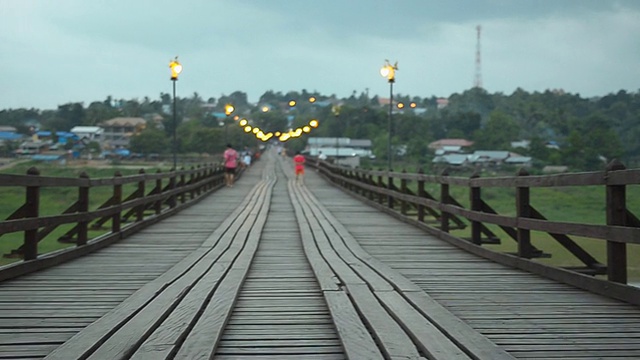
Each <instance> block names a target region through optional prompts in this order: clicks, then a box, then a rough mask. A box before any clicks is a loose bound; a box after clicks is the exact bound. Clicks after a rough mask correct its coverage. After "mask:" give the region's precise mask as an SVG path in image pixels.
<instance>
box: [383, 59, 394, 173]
mask: <svg viewBox="0 0 640 360" xmlns="http://www.w3.org/2000/svg"><path fill="white" fill-rule="evenodd" d="M396 70H398V62H397V61H396V63H395V64H393V65H391V64H390V63H389V60H385V61H384V65H383V66H382V68H381V69H380V75H382V77H384V78H387V81H388V82H389V123H388V128H389V129H388V131H389V136H388V137H387V165H388V168H389V170H391V165H392V164H391V123H392V117H393V83H394V82H395V81H396Z"/></svg>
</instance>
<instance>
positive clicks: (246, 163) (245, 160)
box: [242, 148, 251, 167]
mask: <svg viewBox="0 0 640 360" xmlns="http://www.w3.org/2000/svg"><path fill="white" fill-rule="evenodd" d="M245 149H246V148H245ZM242 162H243V163H244V166H245V167H249V166H251V151H249V150H245V152H244V155H243V156H242Z"/></svg>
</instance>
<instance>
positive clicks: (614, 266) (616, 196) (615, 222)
mask: <svg viewBox="0 0 640 360" xmlns="http://www.w3.org/2000/svg"><path fill="white" fill-rule="evenodd" d="M625 169H626V167H625V166H624V165H623V164H622V163H621V162H619V161H618V160H613V161H612V162H610V163H609V165H607V173H608V172H610V171H619V170H625ZM626 199H627V190H626V187H625V185H607V225H609V226H625V225H626V219H627V200H626ZM607 278H608V279H609V281H613V282H617V283H622V284H626V283H627V244H625V243H620V242H613V241H607Z"/></svg>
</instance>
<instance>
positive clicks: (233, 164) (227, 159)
mask: <svg viewBox="0 0 640 360" xmlns="http://www.w3.org/2000/svg"><path fill="white" fill-rule="evenodd" d="M223 156H224V180H225V183H226V185H227V186H228V187H232V186H233V181H234V180H235V175H236V168H237V167H238V152H237V151H235V149H234V148H233V146H231V144H227V150H225V151H224V154H223Z"/></svg>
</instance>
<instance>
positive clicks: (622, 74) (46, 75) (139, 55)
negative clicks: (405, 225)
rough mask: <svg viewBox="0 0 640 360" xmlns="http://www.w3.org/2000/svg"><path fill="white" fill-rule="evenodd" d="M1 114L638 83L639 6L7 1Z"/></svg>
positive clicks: (605, 89) (596, 0) (0, 29)
mask: <svg viewBox="0 0 640 360" xmlns="http://www.w3.org/2000/svg"><path fill="white" fill-rule="evenodd" d="M0 9H1V11H0V61H1V62H2V64H3V66H2V69H3V70H4V73H3V74H2V75H1V79H2V80H0V109H7V108H19V107H36V108H40V109H54V108H56V107H57V105H60V104H64V103H68V102H84V103H85V105H88V104H89V103H90V102H92V101H96V100H104V99H105V98H106V97H107V96H109V95H110V96H112V97H114V98H116V99H131V98H139V99H141V98H143V97H145V96H148V97H150V98H152V99H157V98H159V95H160V93H162V92H165V93H170V92H171V81H170V80H169V76H170V74H169V68H168V63H169V60H170V59H171V58H173V57H174V56H176V55H179V59H180V61H181V62H182V64H183V66H184V72H183V73H182V75H181V76H180V80H179V81H178V83H177V85H178V96H185V97H186V96H191V95H192V94H193V93H194V92H197V93H198V94H199V95H200V96H201V97H203V98H204V99H207V98H209V97H215V98H217V97H219V96H220V95H221V94H229V93H231V92H233V91H236V90H240V91H244V92H246V93H247V94H248V96H249V100H250V101H252V102H255V101H257V100H258V98H259V97H260V95H262V94H263V93H264V92H265V91H267V90H274V91H281V92H287V91H290V90H296V91H300V90H302V89H306V90H308V91H319V92H320V93H322V94H326V95H329V94H336V95H337V96H339V97H344V96H349V95H350V94H351V93H352V92H353V91H356V92H357V93H358V94H359V93H361V92H365V91H369V94H370V95H374V94H377V95H380V96H387V93H388V89H389V87H388V84H387V83H386V82H385V80H384V79H383V78H382V77H381V76H380V75H379V69H380V67H381V65H382V64H383V63H384V60H385V59H389V60H391V61H392V62H395V61H397V62H398V67H399V71H398V73H397V82H396V85H395V86H394V90H395V92H397V93H400V94H403V95H412V96H421V97H425V96H432V95H436V96H444V97H447V96H449V95H451V94H453V93H456V92H458V93H459V92H462V91H464V90H466V89H469V88H471V87H472V85H473V82H474V76H475V53H476V26H477V25H481V26H482V38H481V54H482V67H481V69H482V71H481V73H482V81H483V85H484V88H485V89H487V91H489V92H492V93H493V92H503V93H506V94H510V93H511V92H513V91H514V90H515V89H516V88H518V87H521V88H523V89H524V90H527V91H544V90H545V89H557V88H561V89H564V90H565V91H568V92H571V93H579V94H580V95H581V96H583V97H587V96H599V95H606V94H608V93H612V92H617V91H619V90H621V89H625V90H627V91H633V92H636V91H638V89H640V36H639V35H638V34H640V1H637V0H562V1H558V0H519V1H516V0H454V1H442V0H440V1H435V0H393V1H380V0H324V1H311V0H181V1H167V0H0Z"/></svg>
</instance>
